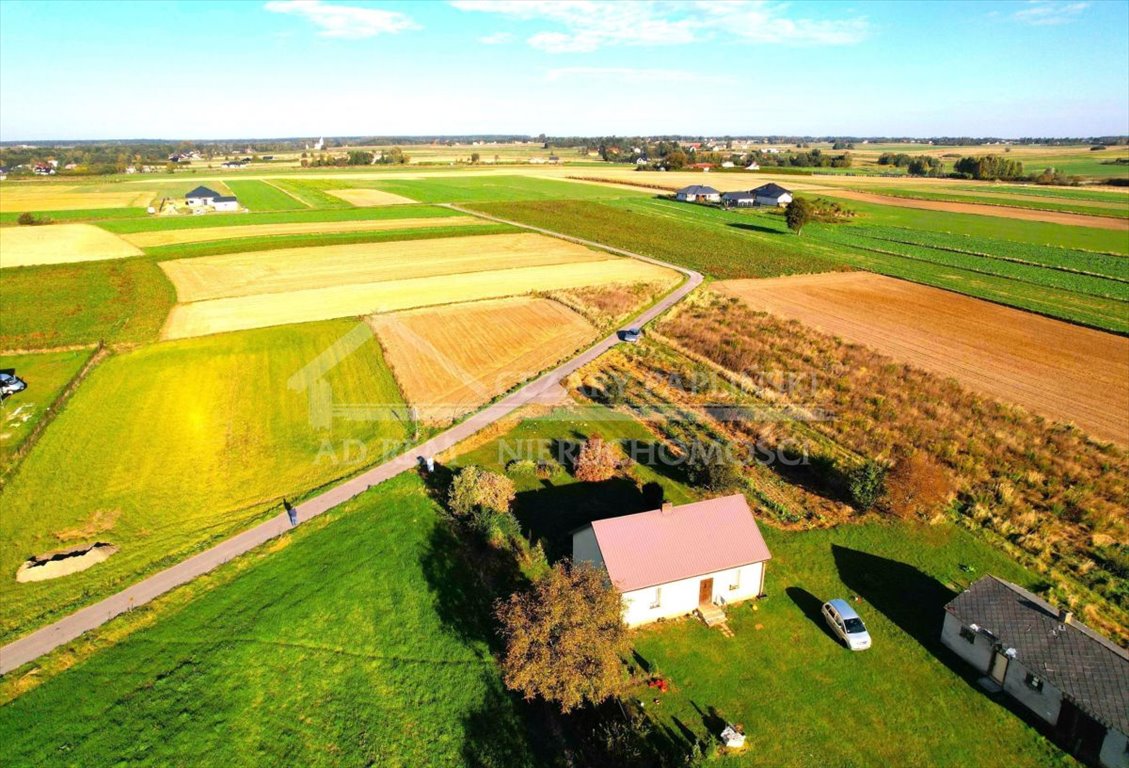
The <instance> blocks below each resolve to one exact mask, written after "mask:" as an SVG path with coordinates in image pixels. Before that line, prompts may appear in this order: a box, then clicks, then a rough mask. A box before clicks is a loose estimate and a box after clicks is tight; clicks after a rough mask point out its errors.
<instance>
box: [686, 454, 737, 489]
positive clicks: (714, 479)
mask: <svg viewBox="0 0 1129 768" xmlns="http://www.w3.org/2000/svg"><path fill="white" fill-rule="evenodd" d="M710 445H711V446H712V447H713V448H714V449H715V450H712V451H711V450H707V449H706V444H703V443H698V444H692V445H689V446H686V445H683V446H682V449H683V452H684V453H685V455H686V456H687V457H688V458H687V460H686V474H687V475H689V477H690V482H691V483H692V484H693V485H695V486H697V487H699V488H704V489H706V490H707V491H711V492H713V493H720V492H722V491H729V490H732V489H734V488H737V487H738V486H740V485H741V484H742V483H743V482H744V479H745V476H744V473H743V469H744V466H745V462H744V460H743V458H742V457H740V456H737V455H734V454H733V452H732V450H731V449H732V446H728V445H725V444H722V443H713V444H710Z"/></svg>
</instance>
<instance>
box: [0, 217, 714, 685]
mask: <svg viewBox="0 0 1129 768" xmlns="http://www.w3.org/2000/svg"><path fill="white" fill-rule="evenodd" d="M449 207H450V208H453V209H455V210H459V211H463V212H465V213H468V214H471V215H473V216H478V217H480V218H485V219H490V220H492V221H498V222H503V223H506V224H513V225H514V226H517V227H521V228H523V229H529V230H533V231H535V232H539V233H541V234H544V235H550V236H552V237H558V238H561V239H563V240H569V241H571V242H575V243H580V244H581V245H587V246H590V247H593V248H601V249H603V250H606V251H610V252H613V253H617V254H620V255H622V256H629V257H631V258H634V259H639V260H641V261H646V262H649V263H651V264H657V265H659V266H662V267H667V268H669V269H673V270H676V271H678V272H681V273H682V274H684V275H686V278H687V279H686V281H685V282H684V283H682V285H680V286H679V287H678V288H677V289H675V290H674V291H673V292H672V293H671V294H669V295H668V296H666V297H665V298H663V299H662V300H660V301H659V302H658V303H656V304H655V305H654V306H652V307H650V308H649V309H647V310H646V311H645V312H643V313H642V314H641V315H639V316H638V317H637V318H636V320H635V323H634V325H635V326H638V327H641V326H643V325H645V324H646V323H648V322H650V321H651V320H653V319H655V318H656V317H658V316H659V315H660V314H662V313H663V312H665V311H666V310H668V309H670V308H671V307H672V306H674V305H675V304H677V303H678V302H679V301H681V300H682V299H683V298H684V297H685V296H686V295H687V294H688V293H690V291H692V290H694V289H695V288H697V287H698V286H699V285H701V283H702V276H701V275H700V274H699V273H697V272H695V271H693V270H690V269H685V268H683V267H677V266H674V265H673V264H667V263H666V262H662V261H659V260H657V259H651V258H648V257H646V256H640V255H639V254H635V253H631V252H630V251H624V250H620V249H618V248H609V247H608V246H605V245H601V244H599V243H594V242H591V241H588V240H581V239H579V238H574V237H569V236H567V235H562V234H560V233H557V232H552V231H550V230H547V229H541V228H539V227H528V226H525V225H523V224H519V223H517V222H512V221H506V220H505V219H499V218H496V217H494V216H486V215H484V214H480V213H478V212H476V211H470V210H465V209H462V208H459V207H458V206H453V205H452V206H449ZM618 343H619V339H618V337H617V336H616V335H615V334H614V333H613V334H612V335H610V336H608V337H607V338H605V339H602V340H601V341H599V342H597V343H596V344H595V345H594V346H592V347H589V348H588V349H587V350H585V351H584V352H581V353H580V354H579V355H577V356H576V357H574V358H572V359H571V360H569V361H568V362H566V363H563V364H562V365H560V366H558V367H556V368H554V369H553V370H551V371H549V372H548V373H545V374H542V375H541V376H539V377H538V378H536V379H534V380H533V381H531V382H529V383H528V384H526V385H525V386H523V387H521V388H520V389H517V390H515V391H514V392H512V393H511V394H509V395H507V396H506V397H504V398H502V399H501V400H499V401H497V402H496V403H493V404H492V405H489V406H487V407H486V408H484V409H482V410H481V411H478V412H476V413H475V414H473V415H472V416H470V417H469V418H467V419H466V420H465V421H462V422H461V423H459V424H456V425H455V426H453V427H451V428H450V429H448V430H447V431H445V432H441V433H440V434H438V435H436V436H435V437H433V438H431V439H430V440H428V441H427V442H424V443H422V444H420V445H417V446H415V447H413V448H412V449H411V450H409V451H407V452H405V453H402V454H400V455H399V456H396V457H395V458H393V459H389V460H388V461H386V462H384V463H383V464H379V465H377V466H375V467H373V468H372V469H370V470H368V471H366V472H364V473H363V474H360V475H358V476H356V477H354V478H352V479H351V480H346V481H345V482H343V483H341V484H340V485H338V486H335V487H334V488H332V489H330V490H328V491H326V492H325V493H323V494H321V495H319V496H315V497H314V498H312V499H310V500H309V501H306V502H304V503H302V504H300V505H298V506H297V507H295V510H296V511H297V513H298V522H299V524H301V523H302V522H303V521H305V520H309V519H310V518H312V517H316V516H318V515H320V514H321V513H323V512H326V511H328V510H330V509H333V508H334V507H336V506H337V505H339V504H343V503H344V502H346V501H348V500H349V499H352V498H353V497H354V496H357V495H359V494H361V493H364V492H365V491H367V490H368V489H369V488H371V487H372V486H374V485H379V484H380V483H383V482H384V481H385V480H388V479H390V478H393V477H395V476H396V475H398V474H400V473H401V472H404V471H405V470H408V469H412V468H413V467H415V466H417V465H418V463H419V457H421V456H434V455H436V454H439V453H442V452H443V451H445V450H446V449H448V448H451V447H452V446H454V445H456V444H458V443H460V442H462V441H463V440H465V439H466V438H468V437H470V436H471V435H473V434H475V433H476V432H478V431H479V430H481V429H483V428H484V427H487V426H489V425H490V424H493V423H494V422H496V421H498V420H499V419H501V418H503V417H504V416H506V415H508V414H510V413H513V412H514V411H515V410H517V409H518V408H520V407H522V406H524V405H528V404H531V403H539V402H556V401H557V400H559V398H560V395H561V394H562V390H561V385H560V381H561V380H562V379H563V378H565V377H566V376H568V375H569V374H570V373H573V372H574V371H576V370H578V369H580V368H581V367H583V366H584V365H587V364H588V363H590V362H592V361H593V360H595V359H596V358H597V357H599V356H600V355H602V354H603V353H604V352H606V351H608V350H609V349H611V348H612V347H614V346H615V345H616V344H618ZM289 529H290V521H289V519H288V518H287V515H286V513H285V512H283V513H280V514H279V515H277V516H275V517H273V518H271V519H270V520H267V521H266V522H264V523H260V524H259V525H257V526H255V527H254V528H250V529H248V530H246V531H244V532H243V533H240V534H237V535H235V536H232V537H231V538H230V539H225V540H224V541H222V542H220V543H219V544H217V545H216V546H214V547H212V548H211V549H208V550H205V551H203V552H201V553H199V554H198V555H193V556H192V557H190V558H188V559H187V560H183V561H181V562H179V563H177V564H176V565H174V566H172V567H170V568H166V569H165V570H163V571H160V572H158V573H155V574H153V575H152V576H149V577H147V578H145V579H143V580H141V581H139V582H138V583H136V584H134V585H133V586H131V587H127V588H126V589H123V590H122V591H121V592H118V593H116V594H114V595H111V596H110V597H107V598H106V599H104V600H101V601H99V602H97V603H94V604H93V605H90V606H87V607H86V608H82V609H80V610H78V611H75V612H74V613H72V614H70V615H69V616H66V617H64V618H62V619H59V620H58V621H56V622H55V623H53V624H49V625H47V626H45V627H43V628H42V629H38V630H36V631H34V632H32V633H30V634H28V635H25V636H23V637H21V638H19V639H18V640H14V641H12V642H11V643H8V644H7V645H5V646H4V647H2V648H0V675H4V674H7V673H8V672H10V671H12V670H13V669H16V668H18V667H20V666H22V665H24V664H26V663H28V662H29V661H34V660H35V659H37V658H39V657H40V656H42V655H43V654H45V653H48V652H49V651H52V650H54V649H55V648H57V647H59V646H60V645H63V644H64V643H69V642H70V641H71V640H74V639H75V638H77V637H78V636H79V635H81V634H83V633H84V632H89V631H90V630H92V629H94V628H95V627H98V626H100V625H102V624H105V623H106V622H107V621H109V620H110V619H112V618H114V617H115V616H117V615H119V614H122V613H125V612H126V611H128V610H130V609H132V608H136V607H138V606H141V605H144V604H145V603H148V602H149V601H150V600H153V599H154V598H156V597H159V596H160V595H163V594H164V593H166V592H168V591H169V590H171V589H173V588H175V587H178V586H180V585H181V584H184V583H186V582H189V581H191V580H192V579H195V578H196V577H197V576H202V575H203V574H205V573H207V572H208V571H211V570H212V569H214V568H216V567H217V566H220V565H222V564H223V563H226V562H227V561H228V560H230V559H231V558H233V557H238V556H239V555H242V554H244V553H246V552H249V551H250V550H252V549H254V548H255V547H257V546H259V545H261V544H263V543H265V542H267V541H270V540H271V539H273V538H275V537H277V536H280V535H282V534H283V533H285V532H286V531H287V530H289Z"/></svg>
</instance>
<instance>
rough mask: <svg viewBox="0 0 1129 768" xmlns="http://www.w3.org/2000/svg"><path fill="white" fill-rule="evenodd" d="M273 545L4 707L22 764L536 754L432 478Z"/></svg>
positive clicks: (409, 760)
mask: <svg viewBox="0 0 1129 768" xmlns="http://www.w3.org/2000/svg"><path fill="white" fill-rule="evenodd" d="M266 549H267V552H264V551H263V550H259V551H258V552H257V553H255V554H252V555H249V556H246V557H244V558H241V559H240V560H238V561H237V562H235V563H232V564H229V565H227V566H224V567H223V568H222V569H221V570H220V571H219V572H217V573H216V574H214V575H212V576H209V577H207V579H206V580H205V581H208V582H210V584H209V586H212V587H215V588H213V589H210V590H209V591H201V593H200V594H197V595H196V596H195V599H193V600H192V601H191V602H188V601H187V600H182V601H175V596H174V602H176V605H175V606H172V607H170V608H168V609H167V610H166V611H163V612H162V614H163V615H162V616H161V619H160V621H157V622H156V623H154V624H153V625H152V626H150V627H148V628H145V629H142V630H140V631H138V632H136V633H135V634H133V635H132V636H130V637H128V638H126V639H124V640H122V641H121V642H119V643H118V644H117V645H115V646H114V647H112V648H107V649H105V650H103V651H101V652H99V653H97V654H96V655H94V656H93V657H91V658H89V659H88V660H86V661H85V662H83V663H80V664H79V665H77V666H75V667H73V668H72V669H70V670H69V671H67V672H66V673H64V674H62V675H60V676H58V677H56V678H54V679H53V680H51V681H49V682H46V683H45V684H43V685H42V686H40V687H39V688H36V689H35V690H33V691H31V692H29V693H27V694H25V695H23V696H21V697H20V698H18V699H16V700H15V701H14V702H11V703H8V704H7V705H5V706H3V707H0V742H3V744H4V763H5V765H7V766H12V768H15V766H30V765H60V766H69V765H75V766H84V767H87V766H91V767H92V766H111V765H121V764H129V765H153V766H166V765H177V764H183V763H184V762H185V761H186V760H187V761H188V762H190V763H192V764H196V765H250V764H258V765H293V766H299V765H301V766H336V765H373V766H403V767H404V768H413V767H414V766H422V765H430V766H461V765H477V766H497V768H507V767H508V766H518V765H527V764H529V763H530V761H531V760H532V757H531V755H530V747H529V746H528V743H527V736H526V732H525V726H524V724H523V722H522V719H521V717H520V715H519V709H518V707H517V705H516V704H515V702H514V701H513V699H512V698H511V697H510V696H509V695H508V694H507V693H506V692H505V691H504V690H503V688H502V685H501V681H500V676H499V673H498V671H497V669H496V668H495V666H494V663H493V660H492V657H491V655H490V646H491V643H492V640H493V638H492V633H491V632H490V630H489V628H488V627H487V626H486V625H485V624H484V623H483V617H484V615H485V614H486V613H487V612H488V611H489V602H488V599H487V596H486V595H485V594H483V593H482V592H480V591H478V592H476V591H474V590H473V589H471V588H469V585H470V584H471V583H472V582H471V580H470V579H469V578H468V574H467V573H466V571H465V570H462V567H461V564H460V563H459V562H458V560H457V558H456V554H455V553H456V552H457V551H458V545H457V543H456V542H455V540H454V539H453V538H452V537H451V535H450V534H449V533H447V530H446V528H445V527H444V523H443V522H442V521H441V519H440V516H439V513H438V512H437V509H436V506H435V504H434V503H433V502H432V501H431V500H430V499H429V498H428V497H427V496H426V495H425V494H424V492H423V490H422V486H421V485H420V483H419V481H418V480H417V479H415V478H414V477H412V476H406V477H401V478H399V479H398V480H395V481H393V482H391V483H389V484H387V485H384V486H381V488H380V490H378V491H373V492H370V493H368V494H365V495H364V496H362V497H360V498H358V499H356V500H354V501H352V502H350V503H349V504H348V505H346V506H345V507H342V508H339V509H337V510H334V511H333V512H330V513H329V514H328V515H326V516H325V517H324V518H320V519H318V520H315V521H311V522H310V523H304V524H303V525H302V526H301V527H300V528H298V529H296V530H295V531H293V532H292V533H288V534H286V536H285V537H284V538H283V539H282V540H281V541H280V542H279V544H272V545H268V546H267V548H266ZM268 552H269V554H268ZM200 586H201V585H200V583H199V582H197V583H195V584H193V585H191V586H190V587H188V589H189V590H192V589H197V590H199V588H200ZM150 611H152V609H146V611H145V613H149V612H150Z"/></svg>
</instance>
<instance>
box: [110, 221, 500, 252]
mask: <svg viewBox="0 0 1129 768" xmlns="http://www.w3.org/2000/svg"><path fill="white" fill-rule="evenodd" d="M489 223H491V222H488V221H486V220H485V219H479V218H476V217H474V216H446V217H442V218H438V217H434V216H432V217H429V218H421V219H380V220H377V221H309V222H306V221H298V222H291V223H289V224H248V225H244V226H238V227H207V228H204V229H173V230H165V231H158V232H138V233H136V234H132V235H122V239H124V240H126V241H128V242H130V243H133V244H134V245H136V246H138V247H139V248H152V247H154V246H159V245H183V244H184V243H202V242H206V241H208V240H237V239H241V238H245V237H270V236H275V235H320V234H339V233H342V232H378V231H381V230H388V229H426V228H428V227H473V226H481V225H483V224H489Z"/></svg>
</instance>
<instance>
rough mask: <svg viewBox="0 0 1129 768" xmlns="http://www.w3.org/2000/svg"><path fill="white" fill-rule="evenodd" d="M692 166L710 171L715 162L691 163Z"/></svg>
mask: <svg viewBox="0 0 1129 768" xmlns="http://www.w3.org/2000/svg"><path fill="white" fill-rule="evenodd" d="M690 167H691V168H697V169H698V170H700V171H708V170H709V169H710V168H713V163H691V164H690Z"/></svg>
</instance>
